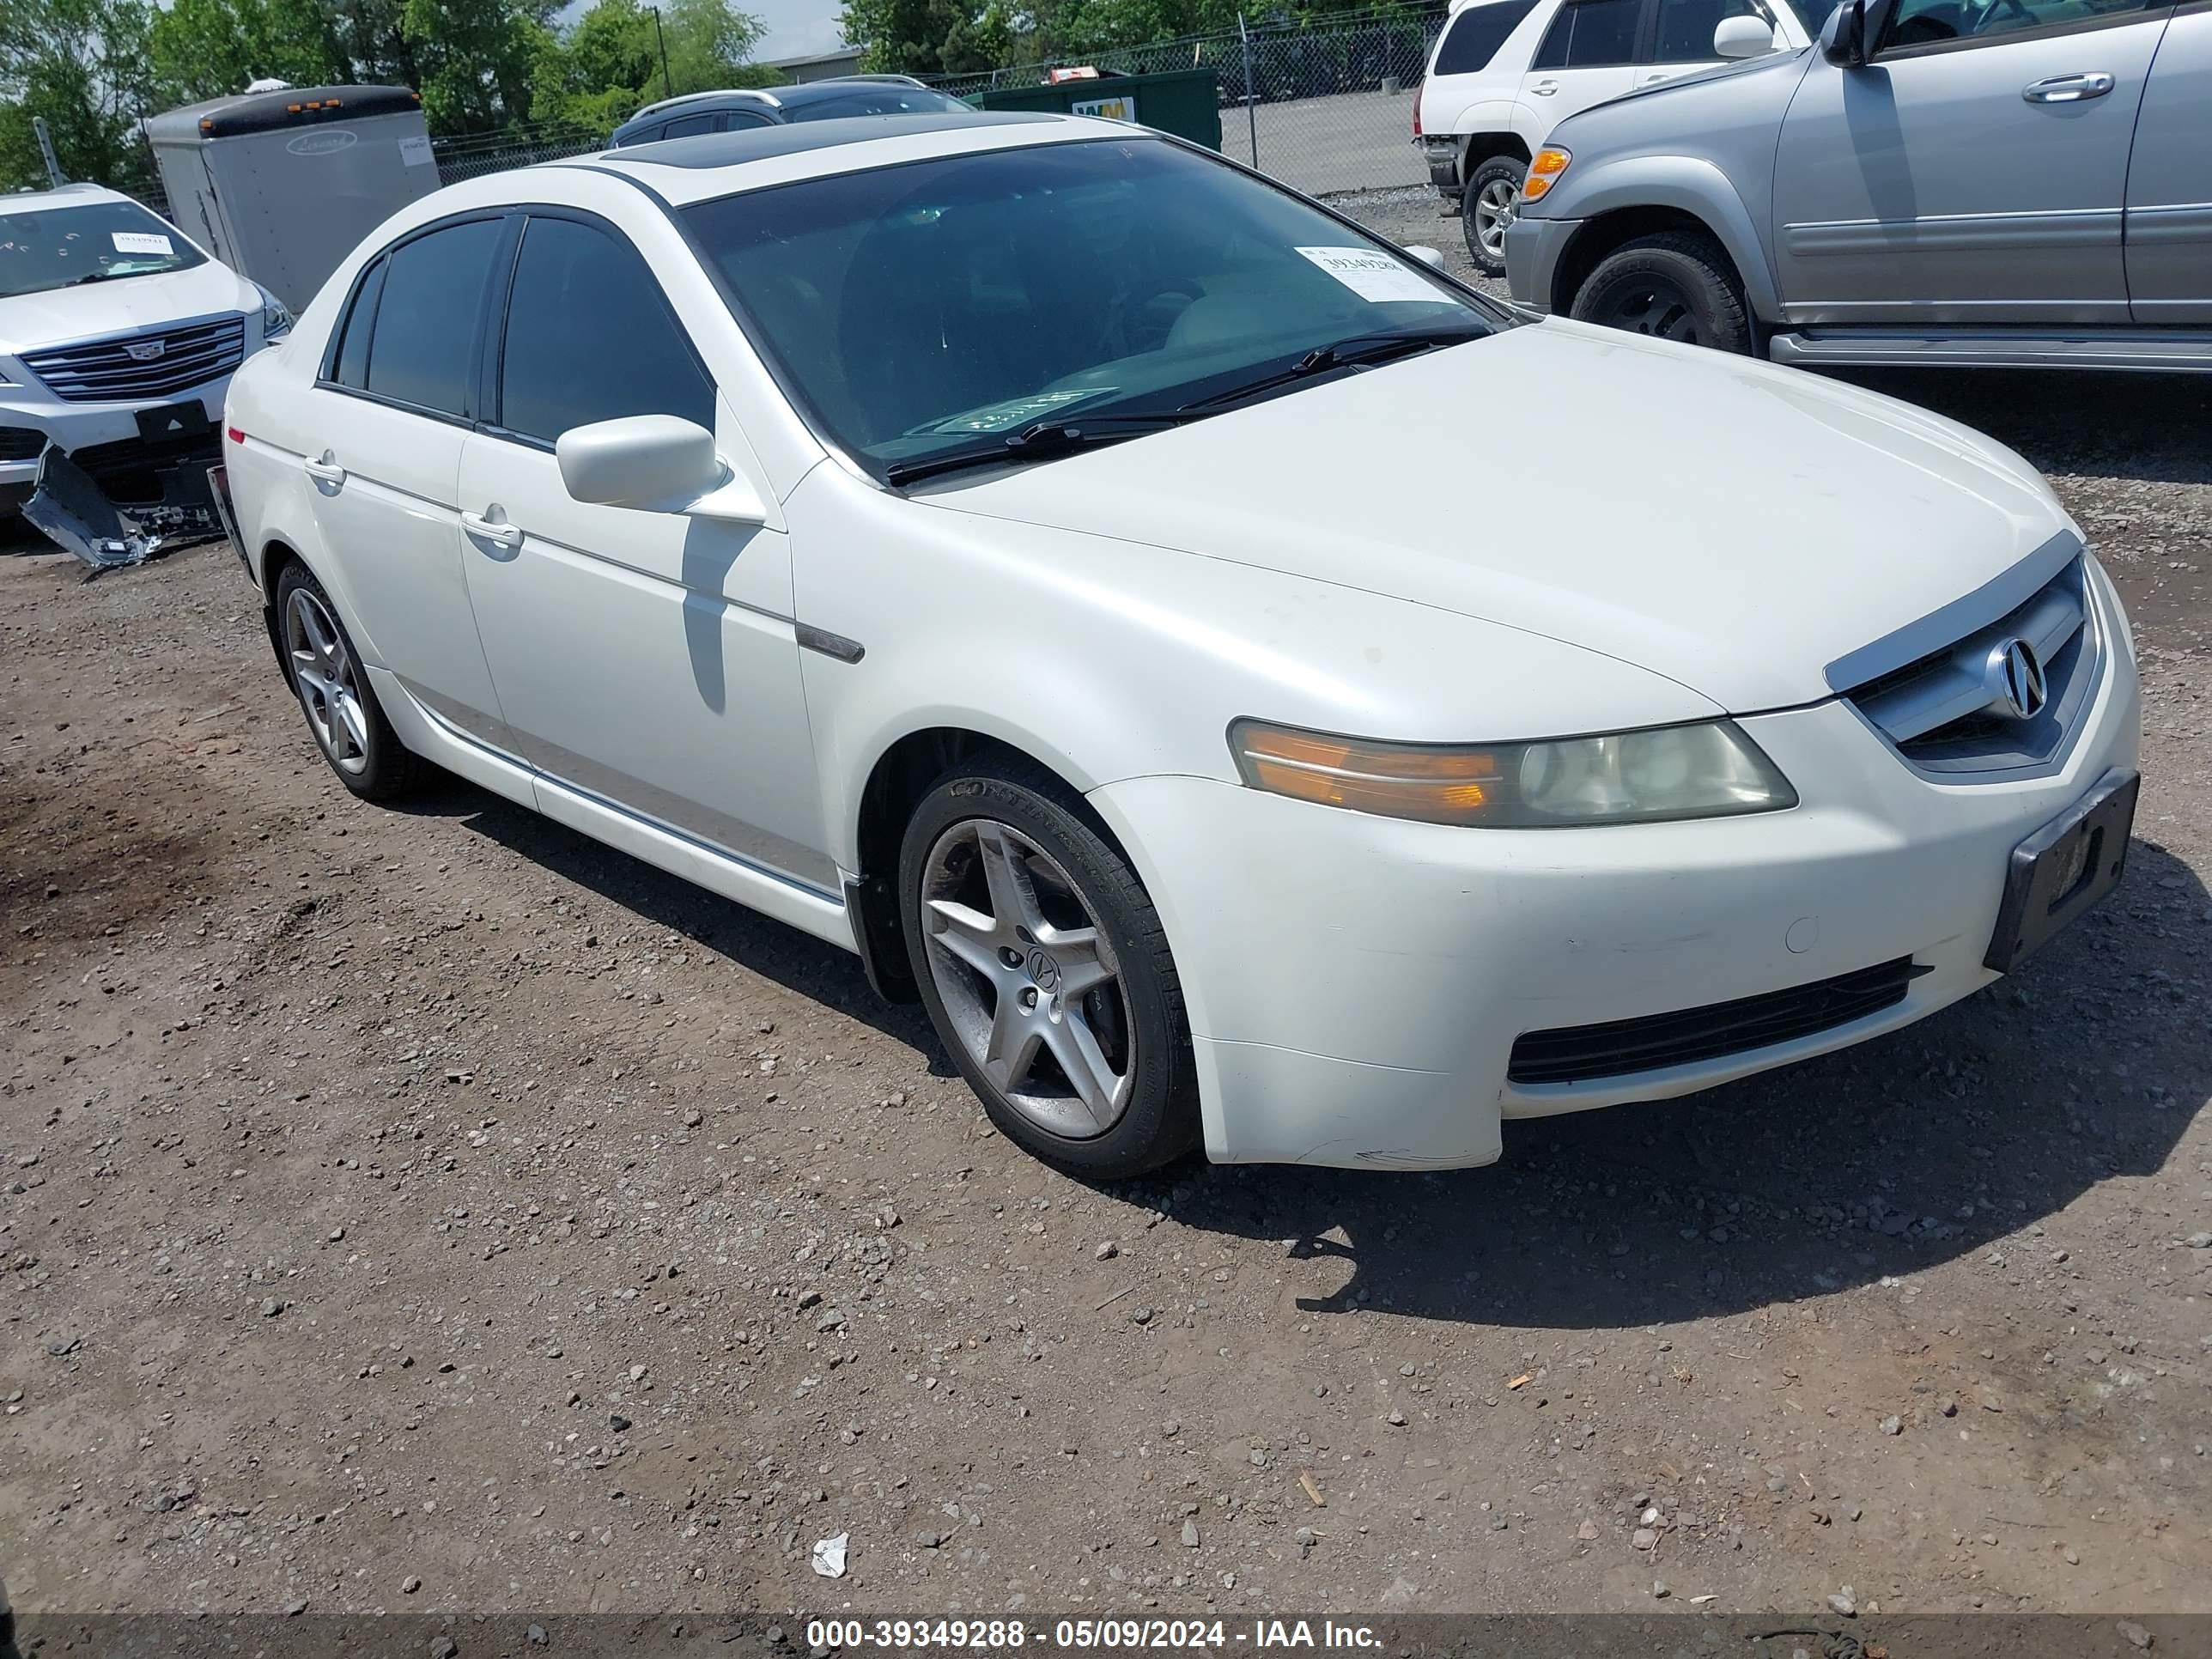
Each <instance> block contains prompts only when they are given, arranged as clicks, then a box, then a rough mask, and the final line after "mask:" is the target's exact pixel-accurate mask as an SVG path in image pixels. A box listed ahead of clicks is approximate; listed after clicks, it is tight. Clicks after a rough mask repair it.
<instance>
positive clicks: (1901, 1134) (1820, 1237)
mask: <svg viewBox="0 0 2212 1659" xmlns="http://www.w3.org/2000/svg"><path fill="white" fill-rule="evenodd" d="M408 810H411V811H417V812H421V813H424V814H426V815H429V816H437V817H452V818H454V819H456V820H458V821H459V822H460V823H463V824H464V825H465V827H466V828H467V829H470V830H471V831H472V832H474V833H476V834H478V835H482V836H485V837H486V838H487V839H489V840H491V841H494V842H497V843H499V844H500V845H501V846H502V847H505V848H508V849H509V850H511V851H513V852H514V853H516V854H520V856H522V857H524V858H526V859H529V860H532V862H534V863H537V864H538V865H541V866H544V867H545V868H546V869H548V870H550V871H552V872H554V873H556V874H557V875H560V876H562V877H563V878H567V879H568V880H571V881H574V882H575V883H577V884H580V885H581V886H584V887H586V888H588V889H590V890H592V891H593V892H595V893H598V894H599V895H601V896H604V897H605V898H607V899H610V900H611V901H612V902H615V903H617V904H619V905H621V906H623V908H625V909H628V910H629V911H630V912H632V913H633V914H634V915H636V916H638V917H639V918H640V919H641V921H646V922H647V923H650V924H653V925H654V926H657V927H665V928H668V929H670V930H671V931H673V932H676V933H681V934H683V935H684V936H685V937H686V938H689V939H693V940H695V941H696V942H697V943H698V944H699V945H701V946H702V947H703V948H705V949H708V950H711V951H714V952H715V953H716V954H718V955H720V956H721V957H724V958H725V959H726V960H727V961H729V962H731V963H734V964H735V965H737V966H738V967H741V968H744V969H748V970H750V971H751V972H754V973H757V974H759V975H763V977H765V978H767V979H769V980H770V981H774V982H775V983H776V984H778V985H781V986H782V987H786V988H787V989H788V990H790V991H791V992H793V994H797V995H800V996H804V997H806V998H808V999H810V1000H813V1001H815V1002H818V1003H820V1004H822V1005H823V1006H825V1007H828V1008H830V1009H833V1010H835V1011H836V1012H838V1013H840V1014H842V1015H844V1016H846V1017H848V1018H852V1019H855V1020H858V1021H860V1022H861V1023H863V1024H866V1025H868V1026H870V1027H872V1028H873V1029H874V1030H878V1031H880V1032H882V1033H884V1035H886V1036H890V1037H892V1038H894V1039H895V1040H896V1041H898V1042H902V1043H904V1044H906V1045H907V1046H908V1047H909V1048H913V1049H914V1050H915V1052H916V1053H917V1054H921V1056H923V1057H924V1058H925V1059H926V1060H927V1063H928V1066H929V1069H930V1071H931V1073H933V1075H935V1076H938V1077H952V1076H956V1075H957V1073H956V1072H955V1070H954V1068H953V1066H952V1065H951V1061H950V1060H949V1059H948V1058H947V1057H946V1055H945V1050H944V1048H943V1047H942V1045H940V1044H939V1042H938V1041H937V1037H936V1035H935V1033H934V1032H933V1030H932V1029H931V1027H930V1025H929V1023H928V1021H927V1018H926V1017H925V1016H924V1015H923V1013H922V1012H921V1009H920V1008H919V1007H918V1006H913V1005H893V1004H889V1003H886V1002H884V1000H882V999H881V998H879V997H878V996H877V995H876V994H875V993H874V991H873V990H872V989H871V988H870V987H869V986H868V983H867V980H866V976H865V975H864V974H863V973H862V971H861V969H860V961H859V958H857V957H854V956H852V955H849V954H848V953H847V952H845V951H840V950H837V949H836V948H835V947H834V946H830V945H825V944H823V943H822V942H821V941H820V940H818V939H813V938H811V936H809V935H807V934H805V933H800V932H799V930H797V929H796V928H793V927H787V926H786V925H784V924H783V923H781V922H778V921H772V920H770V919H769V918H768V917H766V916H763V915H758V914H757V913H755V912H753V911H750V910H748V909H746V908H744V907H743V906H740V905H738V904H736V903H733V902H730V901H728V900H726V899H722V898H719V897H717V896H714V895H713V894H711V893H708V892H706V891H704V890H701V889H699V888H696V887H694V886H692V885H691V884H689V883H688V882H685V881H684V880H682V879H681V878H678V877H675V876H671V875H667V874H664V873H663V872H660V871H659V870H656V869H654V868H653V866H649V865H647V864H645V863H643V862H641V861H640V860H636V859H633V858H631V857H630V856H629V855H628V854H623V853H619V852H616V851H614V850H612V849H611V848H605V847H603V846H601V845H600V844H599V843H598V842H593V841H591V840H589V839H587V838H586V837H585V836H582V835H580V834H579V833H577V832H575V831H574V830H571V829H567V828H565V827H563V826H562V825H560V824H557V823H552V822H550V820H548V819H545V818H542V817H538V815H536V814H535V813H532V812H529V811H525V810H524V809H523V808H521V807H519V806H515V805H511V804H509V803H508V802H507V801H504V800H501V799H499V798H497V797H495V796H493V795H490V794H489V793H485V792H484V791H482V790H480V789H477V788H476V787H474V786H471V785H467V784H462V783H459V782H456V783H454V784H453V785H451V786H450V787H447V788H444V789H441V790H437V791H434V792H433V793H430V794H428V795H427V796H425V797H422V799H420V800H419V801H417V802H416V803H412V804H410V808H409V809H408ZM2128 857H2129V862H2128V872H2127V875H2126V877H2125V878H2124V880H2123V882H2122V883H2121V885H2120V887H2119V888H2118V890H2117V891H2115V892H2114V893H2113V894H2112V896H2110V897H2109V898H2107V899H2106V901H2105V902H2104V903H2103V904H2102V905H2101V906H2100V908H2098V909H2096V910H2094V911H2093V912H2092V913H2091V914H2090V915H2089V916H2088V917H2087V919H2085V920H2084V921H2081V922H2079V923H2077V924H2076V925H2075V927H2072V928H2071V929H2069V931H2068V932H2066V933H2063V934H2061V935H2060V936H2059V937H2058V938H2057V939H2056V940H2054V941H2053V942H2052V943H2051V945H2050V946H2049V947H2047V948H2046V949H2045V951H2044V952H2043V953H2042V954H2041V955H2039V956H2038V957H2035V958H2034V959H2033V960H2032V961H2030V962H2029V963H2027V965H2026V966H2025V967H2023V968H2022V969H2021V970H2020V971H2019V972H2017V973H2016V974H2015V975H2013V976H2012V977H2011V978H2010V979H2008V980H2006V981H1999V982H1998V983H1996V984H1995V985H1993V986H1990V987H1988V988H1987V989H1985V990H1984V991H1982V992H1980V993H1978V994H1976V995H1974V996H1972V997H1969V998H1967V999H1966V1000H1965V1001H1963V1002H1961V1003H1959V1004H1957V1005H1955V1006H1953V1007H1950V1008H1948V1009H1946V1010H1944V1011H1943V1012H1941V1013H1939V1014H1936V1015H1935V1016H1933V1017H1932V1018H1929V1019H1927V1020H1924V1021H1923V1022H1921V1023H1920V1024H1916V1025H1912V1026H1908V1027H1907V1028H1905V1030H1901V1031H1897V1032H1893V1033H1892V1034H1890V1035H1889V1036H1885V1037H1881V1038H1878V1039H1876V1040H1875V1041H1874V1042H1869V1043H1866V1044H1863V1045H1862V1046H1860V1047H1858V1048H1851V1049H1847V1050H1845V1051H1844V1052H1843V1053H1841V1054H1831V1055H1827V1056H1825V1057H1823V1058H1821V1059H1819V1060H1810V1061H1807V1062H1805V1063H1804V1064H1802V1065H1798V1066H1790V1067H1787V1068H1784V1069H1783V1070H1780V1071H1777V1072H1772V1073H1766V1074H1765V1075H1763V1076H1760V1077H1756V1078H1751V1079H1746V1080H1744V1081H1742V1082H1741V1083H1735V1084H1731V1085H1727V1086H1725V1087H1723V1088H1720V1089H1716V1090H1712V1091H1709V1092H1707V1093H1705V1094H1702V1095H1693V1096H1689V1097H1684V1098H1682V1099H1678V1100H1671V1101H1663V1102H1655V1103H1650V1104H1645V1105H1628V1106H1617V1107H1613V1108H1610V1109H1606V1110H1602V1111H1595V1112H1586V1113H1577V1114H1574V1115H1569V1116H1564V1117H1556V1118H1549V1119H1540V1120H1533V1121H1524V1122H1515V1123H1509V1124H1507V1125H1506V1130H1505V1152H1504V1158H1503V1159H1502V1160H1501V1161H1500V1162H1499V1163H1498V1164H1494V1165H1492V1166H1491V1167H1489V1168H1487V1169H1481V1170H1455V1171H1451V1172H1448V1173H1443V1174H1432V1175H1407V1174H1400V1173H1368V1172H1364V1171H1360V1170H1335V1169H1325V1170H1324V1169H1297V1168H1286V1167H1282V1166H1275V1165H1252V1166H1242V1167H1234V1166H1232V1167H1222V1168H1208V1167H1207V1166H1206V1165H1203V1164H1198V1163H1195V1162H1193V1163H1189V1164H1183V1165H1182V1166H1179V1167H1178V1168H1176V1169H1175V1170H1170V1171H1168V1172H1167V1173H1166V1174H1164V1176H1156V1177H1153V1178H1152V1179H1149V1180H1146V1181H1144V1182H1135V1183H1131V1184H1129V1185H1126V1186H1122V1187H1120V1188H1115V1189H1113V1190H1114V1193H1115V1196H1117V1197H1119V1198H1122V1199H1125V1200H1133V1201H1137V1202H1139V1203H1144V1204H1147V1205H1151V1206H1157V1207H1158V1208H1160V1209H1162V1210H1164V1211H1165V1212H1168V1213H1169V1214H1170V1215H1171V1216H1172V1217H1173V1218H1175V1219H1176V1220H1177V1221H1179V1222H1181V1223H1182V1224H1184V1225H1188V1226H1190V1227H1194V1228H1197V1229H1200V1230H1201V1231H1218V1232H1223V1233H1227V1234H1233V1235H1237V1236H1241V1237H1255V1238H1271V1239H1275V1240H1279V1241H1282V1242H1284V1243H1285V1244H1286V1246H1287V1249H1288V1253H1289V1255H1291V1256H1292V1257H1294V1258H1304V1259H1311V1258H1328V1259H1331V1260H1334V1261H1340V1262H1341V1263H1342V1264H1343V1269H1344V1276H1343V1279H1342V1280H1341V1282H1340V1284H1339V1285H1337V1287H1336V1288H1335V1289H1334V1291H1331V1292H1329V1293H1328V1294H1326V1295H1323V1296H1320V1297H1306V1298H1302V1299H1301V1301H1300V1304H1299V1305H1300V1306H1301V1307H1302V1308H1304V1309H1306V1310H1309V1311H1311V1312H1314V1313H1316V1314H1328V1313H1334V1312H1343V1311H1347V1310H1353V1309H1360V1308H1365V1309H1380V1310H1389V1311H1393V1312H1397V1313H1401V1314H1407V1315H1413V1316H1419V1317H1424V1318H1432V1319H1450V1320H1455V1321H1467V1322H1482V1323H1486V1324H1496V1325H1507V1326H1528V1327H1532V1328H1534V1327H1545V1328H1555V1327H1559V1326H1569V1327H1583V1328H1611V1327H1620V1326H1629V1325H1638V1324H1651V1323H1659V1322H1669V1321H1674V1320H1680V1319H1687V1318H1693V1317H1700V1316H1711V1315H1716V1314H1726V1313H1731V1312H1742V1311H1747V1310H1753V1309H1757V1308H1760V1307H1765V1306H1771V1305H1773V1304H1778V1303H1788V1302H1792V1301H1796V1300H1797V1299H1800V1298H1802V1297H1812V1296H1821V1295H1826V1294H1829V1293H1832V1292H1833V1291H1838V1290H1842V1289H1845V1288H1848V1287H1850V1286H1852V1285H1860V1284H1864V1283H1867V1282H1870V1281H1872V1280H1875V1279H1879V1278H1881V1277H1882V1276H1883V1275H1885V1274H1893V1273H1910V1272H1915V1271H1918V1270H1920V1269H1923V1268H1926V1267H1933V1266H1936V1265H1937V1264H1939V1263H1941V1262H1943V1261H1949V1260H1952V1259H1954V1258H1957V1257H1960V1256H1963V1255H1970V1254H1972V1253H1973V1252H1975V1251H1978V1250H1981V1249H1986V1248H1988V1247H1989V1246H1990V1244H1991V1243H1992V1242H1993V1241H1995V1240H1997V1239H1999V1238H2002V1237H2006V1236H2008V1235H2009V1234H2012V1233H2014V1232H2016V1231H2019V1230H2020V1229H2021V1228H2023V1227H2026V1226H2027V1225H2030V1224H2032V1223H2036V1222H2041V1221H2044V1220H2045V1219H2046V1218H2049V1217H2051V1216H2053V1215H2055V1214H2057V1212H2060V1211H2062V1210H2063V1209H2064V1208H2065V1207H2066V1206H2068V1205H2069V1204H2070V1203H2072V1202H2073V1201H2074V1200H2075V1199H2076V1198H2077V1197H2079V1196H2080V1195H2081V1194H2082V1193H2083V1192H2085V1191H2087V1190H2088V1189H2089V1188H2092V1187H2093V1186H2095V1185H2096V1184H2098V1183H2099V1182H2103V1181H2106V1180H2110V1179H2112V1178H2113V1177H2115V1176H2141V1175H2148V1174H2149V1173H2151V1172H2153V1171H2154V1170H2158V1169H2159V1168H2160V1167H2161V1166H2162V1165H2163V1164H2164V1163H2165V1161H2166V1158H2167V1157H2168V1156H2169V1155H2170V1154H2171V1153H2172V1149H2173V1147H2174V1145H2175V1143H2176V1142H2177V1141H2178V1140H2179V1139H2180V1137H2181V1134H2182V1133H2183V1131H2184V1130H2185V1128H2186V1127H2187V1126H2188V1123H2189V1121H2190V1119H2191V1115H2192V1114H2193V1113H2194V1112H2195V1111H2196V1110H2197V1109H2198V1108H2199V1107H2200V1106H2201V1105H2202V1104H2203V1103H2204V1101H2205V1098H2206V1096H2207V1094H2208V1092H2212V1031H2208V1030H2206V1029H2205V1028H2204V1023H2203V1018H2202V1011H2201V1009H2199V1008H2197V1005H2196V1003H2195V1001H2194V1000H2193V998H2192V993H2191V986H2192V984H2193V983H2194V982H2195V981H2197V978H2198V977H2199V976H2200V970H2199V969H2197V967H2196V965H2195V963H2194V960H2193V955H2192V953H2194V954H2195V955H2201V953H2202V951H2203V940H2204V939H2205V937H2206V933H2207V928H2208V924H2212V896H2208V895H2207V893H2206V891H2205V889H2204V887H2203V884H2201V883H2200V882H2199V881H2198V880H2197V877H2196V875H2195V874H2194V872H2191V870H2190V868H2189V866H2187V865H2185V864H2184V863H2183V862H2182V861H2181V860H2179V859H2177V858H2175V857H2174V856H2173V855H2172V854H2170V853H2168V852H2166V850H2165V849H2164V848H2161V847H2160V846H2158V845H2156V844H2155V843H2153V842H2147V841H2144V840H2142V839H2141V838H2140V837H2138V838H2137V839H2136V840H2135V841H2134V842H2132V843H2131V844H2130V849H2129V855H2128Z"/></svg>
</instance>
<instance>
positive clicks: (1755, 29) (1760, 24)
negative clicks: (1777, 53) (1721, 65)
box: [1713, 16, 1774, 58]
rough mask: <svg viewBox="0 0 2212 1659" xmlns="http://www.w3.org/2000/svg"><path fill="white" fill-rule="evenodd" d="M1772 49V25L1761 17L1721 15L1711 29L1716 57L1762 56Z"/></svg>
mask: <svg viewBox="0 0 2212 1659" xmlns="http://www.w3.org/2000/svg"><path fill="white" fill-rule="evenodd" d="M1773 50H1774V27H1773V26H1772V25H1771V24H1770V23H1769V22H1767V21H1766V20H1765V18H1763V17H1751V16H1738V17H1723V18H1722V19H1721V21H1720V27H1718V28H1717V29H1715V30H1714V31H1713V56H1714V57H1716V58H1763V57H1765V55H1766V54H1767V53H1768V52H1772V51H1773Z"/></svg>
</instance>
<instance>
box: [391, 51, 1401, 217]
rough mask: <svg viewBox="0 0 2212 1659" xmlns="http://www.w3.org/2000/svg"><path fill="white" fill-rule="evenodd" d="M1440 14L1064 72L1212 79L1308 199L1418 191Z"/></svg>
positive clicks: (501, 153) (1235, 117)
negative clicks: (1416, 111)
mask: <svg viewBox="0 0 2212 1659" xmlns="http://www.w3.org/2000/svg"><path fill="white" fill-rule="evenodd" d="M1443 24H1444V13H1443V9H1442V8H1441V7H1436V8H1434V9H1415V10H1400V11H1392V12H1389V13H1376V14H1370V15H1363V16H1353V17H1349V18H1346V19H1342V20H1339V21H1331V22H1330V23H1328V24H1327V25H1325V26H1312V27H1310V26H1302V25H1298V24H1291V23H1267V24H1258V25H1254V26H1251V27H1249V28H1248V29H1247V30H1244V31H1242V32H1237V31H1231V32H1228V33H1220V34H1201V35H1187V36H1185V37H1183V38H1182V39H1180V40H1158V41H1154V42H1152V43H1151V44H1149V45H1146V46H1116V47H1111V48H1109V49H1106V50H1103V51H1100V52H1094V53H1091V54H1089V55H1087V56H1083V57H1080V58H1075V59H1073V60H1071V61H1072V62H1075V63H1081V64H1091V65H1092V66H1094V67H1096V68H1097V70H1098V71H1099V72H1100V73H1101V74H1102V75H1109V74H1110V75H1147V74H1157V73H1160V72H1163V71H1165V70H1188V69H1210V70H1212V71H1213V72H1214V74H1215V76H1216V77H1217V79H1218V82H1219V85H1220V96H1221V149H1222V153H1223V154H1224V155H1229V156H1231V157H1233V158H1234V159H1236V160H1237V161H1243V162H1245V163H1246V164H1248V165H1249V166H1253V167H1258V168H1259V169H1260V170H1261V172H1263V173H1269V174H1271V175H1272V176H1273V177H1275V178H1277V179H1281V180H1282V181H1283V182H1284V183H1285V184H1286V185H1291V187H1292V188H1293V189H1296V190H1302V191H1305V192H1307V193H1308V194H1309V195H1313V196H1331V195H1342V194H1346V193H1349V192H1352V191H1369V190H1388V189H1391V188H1394V187H1401V186H1407V185H1423V184H1425V183H1426V182H1427V179H1428V171H1427V169H1426V167H1425V166H1424V165H1423V164H1422V161H1421V159H1420V155H1419V152H1418V151H1417V150H1416V149H1414V147H1413V143H1412V142H1411V141H1412V137H1413V89H1414V88H1416V87H1418V86H1419V84H1420V80H1421V75H1422V71H1423V70H1424V69H1425V66H1426V65H1427V63H1428V58H1429V48H1430V46H1431V45H1432V44H1434V42H1435V40H1436V37H1437V31H1438V30H1439V29H1441V28H1442V27H1443ZM1044 76H1045V66H1044V65H1042V64H1025V65H1023V66H1022V67H1020V68H1010V69H1000V70H992V71H990V72H988V73H986V74H980V75H963V76H939V77H937V78H936V79H935V81H934V82H933V84H935V85H937V86H939V87H940V88H942V89H943V90H945V91H946V92H949V93H951V94H953V95H954V96H955V97H966V96H968V95H969V94H971V93H976V92H983V91H987V90H990V89H991V88H997V87H1006V86H1023V85H1033V84H1035V83H1036V82H1040V81H1042V79H1043V78H1044ZM606 137H607V135H606V134H605V133H602V132H594V131H588V130H586V129H583V128H579V127H573V126H568V127H553V126H548V127H537V128H512V129H509V130H507V131H503V132H495V133H486V134H483V135H481V136H478V137H468V138H441V139H439V140H437V141H436V142H435V143H434V144H433V146H432V153H433V154H434V155H435V156H436V158H437V162H438V176H439V178H440V179H441V181H443V182H444V183H446V184H449V185H450V184H453V183H456V182H458V181H459V180H460V179H474V178H477V177H479V176H481V175H482V174H484V173H500V172H503V171H505V170H506V169H507V168H509V167H528V166H529V165H531V164H532V162H535V161H557V160H559V159H561V158H562V157H563V156H569V155H588V154H590V153H591V152H592V151H593V150H596V149H603V148H604V147H605V143H606Z"/></svg>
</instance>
